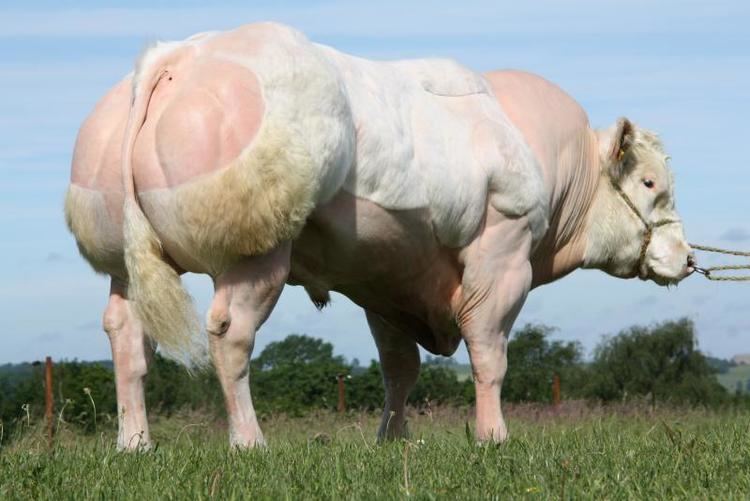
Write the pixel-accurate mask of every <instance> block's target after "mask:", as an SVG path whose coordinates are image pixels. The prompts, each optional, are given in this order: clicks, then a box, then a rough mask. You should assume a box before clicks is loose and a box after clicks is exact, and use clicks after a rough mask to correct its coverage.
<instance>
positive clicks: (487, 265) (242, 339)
mask: <svg viewBox="0 0 750 501" xmlns="http://www.w3.org/2000/svg"><path fill="white" fill-rule="evenodd" d="M250 49H252V48H250ZM168 75H169V76H171V78H172V79H171V80H169V79H168V78H166V79H165V78H162V80H160V81H159V83H158V85H157V86H156V91H155V93H154V95H153V96H152V99H151V104H150V105H149V110H148V118H147V120H146V122H145V123H144V126H143V128H142V129H141V131H140V133H139V134H138V137H137V140H136V143H135V151H134V157H133V160H134V162H133V164H134V177H135V184H136V188H137V189H138V190H139V191H144V190H150V189H164V188H169V187H173V186H177V185H179V184H182V183H185V182H190V181H192V180H193V179H196V178H199V177H200V176H202V175H204V174H206V173H209V172H211V171H214V170H216V169H219V168H221V167H223V166H226V165H227V164H228V163H229V162H230V161H231V160H232V159H234V158H235V157H236V156H237V155H238V154H239V152H240V151H241V150H242V149H243V148H244V147H245V146H246V145H247V144H249V143H250V142H251V141H252V140H253V138H254V137H255V134H256V133H257V131H258V127H259V124H260V120H261V119H262V109H263V101H262V97H261V96H262V94H261V92H260V87H259V83H258V81H257V79H256V78H255V77H254V75H252V73H250V72H249V71H248V70H246V69H243V68H240V67H238V66H234V65H232V64H229V63H225V62H217V61H205V60H202V59H201V58H200V57H196V56H195V54H192V53H188V54H187V55H186V56H185V57H184V58H183V59H179V60H175V62H174V64H172V65H171V66H170V67H169V73H168ZM486 78H487V79H488V81H489V82H490V83H491V85H492V86H493V90H494V91H495V94H496V96H497V99H498V100H499V101H500V103H501V105H502V106H503V109H504V110H505V112H506V113H507V115H508V116H509V118H510V119H511V120H512V121H513V122H514V123H515V125H516V126H517V127H518V129H519V130H520V131H521V133H522V134H523V136H524V137H525V139H526V141H527V142H528V144H529V146H530V147H531V149H532V151H533V153H534V155H535V156H536V158H537V161H538V162H539V164H540V165H541V168H542V172H543V179H544V183H545V187H546V188H547V191H548V193H549V194H550V211H551V213H550V229H549V230H548V232H547V234H546V235H545V236H544V237H543V239H542V241H541V242H540V243H539V244H538V245H537V246H536V247H534V248H532V237H531V231H530V228H529V223H528V221H527V220H526V218H525V217H521V218H508V217H506V216H504V215H502V214H500V213H498V212H497V211H495V210H494V209H492V208H491V207H488V209H487V212H486V215H485V221H484V222H483V224H482V227H481V228H480V230H479V231H478V233H477V234H476V236H475V237H474V238H473V239H472V240H471V242H470V243H469V244H468V245H466V246H465V247H464V248H461V249H448V248H445V247H443V246H442V245H441V244H440V243H439V242H438V241H437V239H436V238H435V236H434V231H433V227H432V223H431V220H430V215H429V213H428V211H427V210H420V209H415V210H404V211H388V210H385V209H383V208H382V207H380V206H378V205H377V204H375V203H372V202H370V201H368V200H364V199H361V198H357V197H354V196H352V195H351V194H349V193H347V192H345V191H343V190H342V191H340V192H339V193H338V194H337V195H336V196H335V197H334V198H333V199H332V200H331V201H329V202H328V203H326V204H323V205H321V206H319V207H317V208H316V210H315V211H314V212H313V214H312V215H311V216H310V218H309V220H308V223H307V225H306V226H305V228H304V229H303V230H302V232H301V234H300V235H299V236H298V238H297V239H296V240H295V241H294V242H293V245H292V244H285V245H283V246H281V247H279V248H278V249H277V250H275V251H274V252H272V253H270V254H268V255H266V256H257V257H252V258H247V259H246V260H243V261H241V262H239V263H237V264H236V265H235V266H234V267H232V268H231V269H230V270H228V271H226V272H225V273H223V274H221V275H220V276H217V277H214V283H215V296H214V299H213V302H212V305H211V307H210V309H209V312H208V316H207V329H208V332H209V334H210V343H211V354H212V357H213V361H214V365H215V366H216V369H217V372H218V375H219V380H220V381H221V384H222V388H223V391H224V395H225V398H226V406H227V412H228V415H229V421H230V441H231V443H232V444H233V445H236V446H240V447H251V446H254V445H257V444H262V443H263V436H262V433H261V431H260V428H259V426H258V423H257V419H256V416H255V412H254V409H253V405H252V399H251V395H250V390H249V380H248V359H249V356H250V354H251V352H252V347H253V344H254V340H255V334H256V332H257V329H258V328H259V327H260V326H261V325H262V323H263V322H264V321H265V319H266V318H267V317H268V315H269V314H270V312H271V310H272V309H273V307H274V305H275V303H276V301H277V299H278V296H279V294H280V292H281V289H282V288H283V284H284V283H285V282H288V283H290V284H299V285H304V286H305V288H306V290H307V291H308V292H309V293H310V295H311V297H312V298H313V299H314V300H316V301H318V302H321V301H325V299H326V298H327V296H328V291H330V290H336V291H339V292H341V293H343V294H345V295H347V296H348V297H349V298H351V299H352V300H353V301H354V302H356V303H357V304H359V305H360V306H362V307H363V308H364V309H365V310H366V312H367V319H368V323H369V325H370V328H371V331H372V334H373V336H374V338H375V341H376V344H377V347H378V351H379V354H380V357H381V362H382V367H383V375H384V383H385V388H386V405H385V410H384V415H383V420H382V422H381V426H380V429H379V436H380V437H381V438H391V437H397V436H402V435H403V434H404V433H405V431H406V430H405V401H406V398H407V396H408V394H409V391H410V390H411V388H412V387H413V385H414V383H415V381H416V378H417V375H418V372H419V357H418V352H417V350H416V345H417V343H418V344H420V345H422V346H423V347H425V348H426V349H428V350H429V351H431V352H433V353H438V354H443V355H450V354H452V353H453V352H454V351H455V350H456V348H457V347H458V344H459V343H460V341H461V340H462V339H463V340H464V341H465V342H466V345H467V347H468V350H469V355H470V357H471V363H472V370H473V375H474V381H475V387H476V396H477V416H476V433H477V437H478V439H480V440H492V441H502V440H504V439H505V438H506V437H507V428H506V426H505V422H504V420H503V416H502V412H501V407H500V389H501V386H502V382H503V378H504V375H505V371H506V368H507V359H506V344H507V335H508V333H509V332H510V329H511V328H512V325H513V322H514V320H515V318H516V316H517V315H518V313H519V311H520V309H521V307H522V305H523V303H524V301H525V298H526V296H527V294H528V292H529V291H530V290H531V289H532V288H533V287H536V286H539V285H542V284H544V283H548V282H551V281H553V280H556V279H557V278H560V277H561V276H564V275H565V274H567V273H569V272H571V271H572V270H574V269H576V268H578V267H580V266H581V265H582V263H583V260H584V252H585V248H586V223H587V215H588V209H589V207H590V206H591V203H592V200H593V199H594V196H595V193H596V189H597V183H598V181H599V168H600V167H599V158H598V156H597V151H598V145H597V140H596V136H595V135H594V133H593V131H591V129H590V128H589V127H588V122H587V119H586V116H585V114H584V113H583V111H582V110H581V109H580V107H578V105H577V104H576V103H575V102H574V101H572V99H570V98H569V97H568V96H567V95H565V94H564V93H562V91H560V90H559V89H557V88H556V87H554V86H553V85H552V84H549V83H548V82H546V81H544V80H542V79H539V78H538V77H533V76H531V75H527V74H524V73H520V72H495V73H491V74H488V75H486ZM119 106H120V107H121V110H120V111H117V110H110V109H108V108H102V109H99V108H97V111H95V114H100V115H101V116H100V117H99V118H98V119H97V120H99V119H101V120H102V124H103V126H102V128H106V125H107V124H108V123H109V124H111V125H112V130H113V131H115V132H113V133H112V134H115V135H117V134H119V135H120V136H121V135H122V132H121V131H122V129H121V124H122V120H121V119H120V117H126V116H127V104H126V103H125V102H124V101H123V102H121V103H120V105H119ZM115 108H117V107H115ZM238 110H242V111H241V112H240V111H238ZM253 110H254V111H253ZM107 115H108V116H109V118H108V117H107ZM82 138H83V139H81V138H79V144H81V143H86V137H84V132H83V130H82ZM491 139H492V138H487V137H484V136H480V137H478V139H477V140H478V141H488V140H491ZM93 143H94V144H100V141H93ZM82 148H83V147H82ZM84 153H85V151H84V150H83V149H82V153H81V155H82V156H81V157H80V158H85V155H84ZM99 155H100V157H99V158H104V157H106V158H105V160H106V161H104V160H100V161H99V165H107V166H110V165H111V166H113V167H112V168H114V169H116V170H117V173H115V174H112V175H111V176H109V174H110V173H107V175H106V176H103V175H94V178H95V179H99V178H101V179H109V178H110V177H112V179H119V178H118V175H119V165H120V164H119V152H117V151H112V150H109V149H106V148H104V149H100V151H99ZM92 156H94V157H95V156H96V155H92ZM77 158H78V148H77ZM94 163H96V162H94ZM76 166H77V164H76V162H74V174H73V182H74V183H78V184H81V183H88V182H89V180H90V179H91V176H92V175H91V174H90V173H88V174H85V175H84V174H81V172H83V171H79V172H78V173H76ZM105 185H106V183H103V182H101V183H99V184H96V183H94V182H90V183H89V184H88V185H87V186H90V187H91V188H92V189H105ZM118 187H119V185H118ZM120 189H121V187H120ZM625 210H627V209H626V208H624V207H623V211H625ZM120 218H121V216H120ZM113 219H116V218H113ZM165 248H167V249H168V250H169V243H168V242H165ZM175 257H176V256H175ZM183 265H184V267H185V269H188V270H190V268H191V267H190V265H189V263H183ZM192 271H201V270H198V269H195V270H192ZM121 297H122V294H120V295H119V296H116V297H115V299H114V303H113V304H115V305H117V304H119V303H122V301H121V299H118V298H121ZM118 302H119V303H118ZM121 309H122V307H121ZM128 332H129V333H130V334H129V336H130V337H131V338H132V339H131V342H129V343H125V344H124V345H123V346H126V347H125V348H120V344H118V348H117V349H115V344H114V343H113V357H114V358H115V359H116V360H118V357H120V354H122V358H123V360H124V359H125V358H132V359H133V360H134V363H133V365H130V364H128V363H125V362H124V361H123V362H122V363H120V364H118V363H117V362H116V368H117V370H118V371H122V372H124V375H123V377H122V380H123V383H122V385H120V384H119V381H120V380H121V378H120V377H119V374H118V405H119V404H120V401H121V400H122V402H123V405H125V404H127V405H128V406H131V407H133V406H134V404H133V401H132V398H131V397H132V395H136V396H137V394H138V392H139V391H140V392H141V393H140V394H142V388H141V389H140V390H139V389H138V385H137V384H136V383H134V382H133V381H134V379H136V380H138V381H140V379H139V378H142V376H143V374H145V359H146V358H147V357H146V353H145V351H144V350H138V349H135V348H133V346H143V343H142V333H140V334H139V333H138V332H137V329H131V330H129V331H128ZM133 376H136V377H135V378H134V377H133ZM121 387H122V390H121ZM128 399H130V400H128ZM135 407H137V408H138V409H139V410H138V412H140V407H138V406H137V405H136V406H135ZM139 416H140V417H141V418H140V420H137V421H136V423H135V424H133V425H132V426H131V425H129V424H123V423H121V433H124V436H128V435H131V436H132V432H133V430H135V429H140V428H143V429H146V430H147V427H146V424H145V410H143V411H142V414H139ZM128 427H129V428H128ZM123 428H127V429H126V430H125V431H123ZM125 446H126V447H127V446H129V444H127V443H126V444H125Z"/></svg>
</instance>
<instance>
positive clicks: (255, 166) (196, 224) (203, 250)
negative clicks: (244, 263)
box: [133, 24, 354, 274]
mask: <svg viewBox="0 0 750 501" xmlns="http://www.w3.org/2000/svg"><path fill="white" fill-rule="evenodd" d="M184 44H185V45H178V46H170V47H167V48H164V49H160V47H158V46H157V47H156V48H155V49H153V50H154V51H159V50H171V51H175V50H182V51H184V56H181V57H180V58H178V59H177V62H176V63H173V64H171V65H168V70H167V71H168V75H169V77H170V78H171V79H169V78H162V79H161V80H160V81H159V84H158V85H157V87H156V88H155V89H154V93H153V96H152V102H151V103H150V104H149V110H148V114H147V117H146V121H145V123H144V125H143V128H142V129H141V131H140V133H139V135H138V139H137V141H136V144H135V150H134V157H133V160H134V162H133V166H134V170H133V173H134V179H135V183H136V188H137V191H138V196H139V199H140V203H141V205H142V207H143V209H144V211H145V213H146V214H147V216H148V218H149V220H150V221H151V223H152V224H153V226H154V228H155V230H156V231H157V233H158V234H159V237H160V239H161V240H162V243H163V245H164V248H165V250H166V251H167V252H168V253H169V254H170V256H171V257H172V258H173V259H175V261H176V262H177V263H178V264H179V265H180V266H181V267H182V268H184V269H186V270H190V271H198V272H209V273H212V274H216V273H219V272H221V271H222V270H223V269H226V267H227V266H229V265H230V264H231V263H232V262H233V261H235V260H236V259H237V258H239V257H240V256H247V255H258V254H262V253H265V252H267V251H269V250H271V249H272V248H274V247H275V246H277V245H278V244H279V243H280V242H282V241H284V240H289V239H292V238H294V237H295V236H296V235H297V233H298V232H299V230H300V229H301V227H302V225H303V224H304V222H305V220H306V219H307V216H308V215H309V214H310V212H311V211H312V210H313V208H314V207H315V205H316V204H317V203H319V202H320V201H323V200H326V199H329V198H330V197H331V196H332V195H333V193H335V192H336V191H337V190H338V187H339V186H340V185H341V183H342V181H343V176H344V175H345V173H346V168H347V167H348V165H350V164H351V154H352V151H353V142H354V133H353V125H352V120H351V116H350V113H349V108H348V101H347V99H346V98H345V96H344V95H343V92H342V89H341V86H340V85H339V82H338V80H337V78H336V74H335V71H334V70H333V68H332V67H331V65H330V64H329V63H328V62H327V61H326V60H325V59H323V58H322V57H321V55H320V54H319V52H318V51H317V49H315V47H314V46H313V45H312V44H310V42H308V41H307V40H306V39H305V38H304V37H302V36H301V35H299V34H298V33H296V32H294V31H292V30H289V29H287V28H283V27H279V26H277V25H268V24H261V25H249V26H245V27H242V28H239V29H237V30H234V31H231V32H227V33H223V34H217V35H213V36H209V37H206V38H203V39H201V40H200V41H198V42H189V41H188V42H184ZM148 57H149V55H148V53H147V54H146V58H147V59H148ZM158 58H159V54H157V56H156V57H154V58H153V59H154V62H153V63H151V64H158ZM146 64H149V63H146ZM144 71H145V70H144Z"/></svg>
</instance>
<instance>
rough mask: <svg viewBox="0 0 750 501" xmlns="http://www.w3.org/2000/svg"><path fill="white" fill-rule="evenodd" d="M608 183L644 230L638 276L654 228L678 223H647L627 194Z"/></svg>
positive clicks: (611, 181)
mask: <svg viewBox="0 0 750 501" xmlns="http://www.w3.org/2000/svg"><path fill="white" fill-rule="evenodd" d="M609 182H610V183H611V184H612V188H613V189H614V190H615V192H616V193H617V194H618V195H620V198H621V199H622V201H623V202H625V205H627V206H628V207H629V208H630V211H631V212H632V213H633V214H635V216H636V217H637V218H638V219H639V220H640V222H641V223H643V226H644V228H645V232H644V234H643V243H642V244H641V252H640V255H639V256H638V264H637V265H636V266H637V271H638V272H639V273H638V274H639V275H640V271H641V269H643V265H644V264H645V263H646V253H647V252H648V246H649V245H651V238H652V237H653V235H654V230H655V229H656V228H659V227H660V226H665V225H667V224H678V223H679V222H680V221H679V220H677V219H661V220H659V221H656V222H655V223H651V222H649V221H648V220H647V219H646V218H645V217H643V214H641V211H639V210H638V207H636V206H635V204H634V203H633V201H632V200H631V199H630V197H629V196H628V194H627V193H625V192H624V191H623V189H622V188H621V187H620V185H618V184H617V183H615V182H614V180H612V178H610V179H609Z"/></svg>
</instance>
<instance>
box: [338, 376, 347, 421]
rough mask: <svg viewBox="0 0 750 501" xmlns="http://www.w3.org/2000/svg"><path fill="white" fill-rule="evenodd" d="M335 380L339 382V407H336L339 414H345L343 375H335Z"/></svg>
mask: <svg viewBox="0 0 750 501" xmlns="http://www.w3.org/2000/svg"><path fill="white" fill-rule="evenodd" d="M336 379H338V381H339V405H338V407H337V409H338V411H339V414H343V413H345V412H346V391H345V388H344V374H337V375H336Z"/></svg>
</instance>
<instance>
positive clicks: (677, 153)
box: [0, 0, 750, 363]
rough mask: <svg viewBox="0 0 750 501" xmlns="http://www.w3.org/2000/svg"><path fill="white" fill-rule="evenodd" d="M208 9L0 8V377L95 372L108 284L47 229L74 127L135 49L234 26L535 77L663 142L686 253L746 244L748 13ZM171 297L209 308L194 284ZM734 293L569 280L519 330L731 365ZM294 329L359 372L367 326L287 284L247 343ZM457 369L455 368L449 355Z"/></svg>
mask: <svg viewBox="0 0 750 501" xmlns="http://www.w3.org/2000/svg"><path fill="white" fill-rule="evenodd" d="M204 5H206V4H205V3H204V2H198V1H192V2H180V3H177V2H167V1H149V2H145V1H131V2H110V3H106V2H100V1H55V2H53V1H40V2H30V1H15V0H10V1H8V0H6V1H4V2H3V4H2V7H0V232H1V233H0V234H1V235H2V237H0V238H1V240H0V277H1V278H0V318H2V319H3V327H2V329H1V330H0V341H2V342H0V363H5V362H18V361H22V360H34V359H40V358H42V357H44V356H45V355H52V356H53V357H55V358H62V357H66V358H79V359H102V358H108V357H109V345H108V342H107V339H106V336H105V335H104V334H103V333H102V332H101V328H100V324H101V314H102V310H103V308H104V305H105V303H106V300H107V291H108V281H107V280H106V279H105V278H104V277H101V276H96V275H95V274H94V273H93V272H92V271H91V270H90V269H89V268H88V266H87V265H86V264H85V262H84V261H83V260H82V259H81V258H80V257H79V256H78V253H77V250H76V248H75V244H74V241H73V239H72V237H71V236H70V235H69V234H68V232H67V230H66V228H65V224H64V221H63V216H62V200H63V195H64V192H65V188H66V186H67V182H68V175H69V168H70V156H71V152H72V147H73V142H74V140H75V135H76V132H77V130H78V127H79V126H80V123H81V121H82V120H83V118H84V117H85V116H86V115H87V114H88V113H89V112H90V110H91V109H92V107H93V105H94V103H95V102H96V100H97V99H98V98H99V97H100V96H101V95H102V94H103V93H104V92H105V91H106V90H107V88H109V87H110V86H111V85H113V84H114V83H115V82H116V81H118V80H119V79H120V78H121V77H122V76H123V75H124V74H126V73H127V72H128V71H130V69H131V68H132V66H133V63H134V59H135V57H136V56H137V55H138V53H139V52H140V50H141V49H142V47H143V46H144V45H146V44H147V43H148V42H150V41H153V40H155V39H175V38H183V37H185V36H187V35H190V34H191V33H193V32H197V31H206V30H211V29H224V28H231V27H234V26H236V25H238V24H241V23H244V22H252V21H258V20H275V21H280V22H286V23H289V24H291V25H293V26H295V27H297V28H299V29H301V30H302V31H304V32H305V33H307V35H308V36H309V37H310V38H312V39H313V40H315V41H318V42H322V43H327V44H330V45H334V46H335V47H337V48H339V49H341V50H344V51H347V52H351V53H354V54H357V55H361V56H364V57H370V58H376V59H390V58H408V57H420V56H445V57H452V58H455V59H457V60H458V61H460V62H461V63H463V64H465V65H467V66H469V67H472V68H474V69H476V70H479V71H483V70H489V69H493V68H508V67H513V68H522V69H526V70H530V71H534V72H537V73H539V74H541V75H543V76H545V77H547V78H549V79H551V80H553V81H554V82H556V83H557V84H559V85H560V86H561V87H563V88H564V89H565V90H567V91H568V92H569V93H571V94H572V95H573V96H574V97H575V98H576V99H578V100H579V102H581V104H582V105H583V106H584V107H585V108H586V110H587V111H588V113H589V117H590V119H591V123H592V124H593V125H594V126H596V127H604V126H608V125H610V124H611V123H612V122H614V120H615V119H616V118H617V117H619V116H628V117H629V118H631V119H632V120H634V121H635V122H637V123H638V124H640V125H642V126H644V127H647V128H650V129H653V130H656V131H657V132H659V133H660V134H661V135H662V137H663V139H664V142H665V143H666V147H667V150H668V152H669V154H670V155H671V156H672V165H673V169H674V171H675V176H676V183H677V202H678V208H679V210H680V212H681V214H682V216H683V218H684V220H685V227H686V231H687V233H688V237H689V240H691V241H693V242H702V243H709V244H715V245H719V246H729V247H736V248H750V161H748V159H747V157H748V154H747V150H746V148H750V140H749V139H748V135H749V134H750V125H748V115H750V29H748V26H749V25H750V3H748V2H743V1H736V2H729V1H716V2H704V1H701V2H697V1H681V2H672V1H662V2H653V1H645V0H631V1H627V2H624V1H623V2H619V1H618V2H601V1H593V0H590V1H587V0H580V1H565V2H560V1H557V0H555V1H552V0H548V1H542V2H531V1H529V2H515V1H514V2H499V1H489V0H477V1H474V0H469V1H462V2H455V1H453V2H445V3H441V2H427V1H416V2H404V1H403V0H401V1H397V0H383V1H378V2H371V1H368V2H354V1H333V2H329V1H304V2H286V3H283V5H282V2H277V1H270V0H262V1H253V2H247V1H236V2H222V3H220V2H214V3H213V5H212V6H211V7H210V8H208V7H205V6H204ZM248 5H252V6H251V7H248ZM701 258H702V261H703V262H704V264H710V263H711V262H712V261H711V259H710V258H707V257H704V256H701ZM187 283H188V286H189V288H190V290H191V292H192V293H193V294H194V295H195V297H196V301H197V303H198V306H199V308H200V310H201V311H205V309H206V308H207V305H208V301H209V298H210V294H211V286H210V280H208V278H207V277H200V276H190V277H188V278H187ZM748 287H750V286H748V285H747V284H717V283H712V282H707V281H705V280H703V279H701V278H700V277H692V278H690V279H688V280H686V281H685V282H683V283H682V284H681V285H680V286H679V287H678V288H676V289H675V288H673V289H670V290H667V289H663V288H659V287H657V286H655V285H653V284H650V283H641V282H639V281H634V280H627V281H623V280H617V279H614V278H610V277H608V276H606V275H604V274H603V273H600V272H593V271H578V272H576V273H574V274H573V275H572V276H570V277H567V278H565V279H563V280H561V281H559V282H556V283H554V284H552V285H549V286H546V287H543V288H541V289H538V290H536V291H534V292H532V294H531V296H530V298H529V300H528V302H527V305H526V307H525V309H524V311H523V312H522V314H521V317H520V318H519V321H518V322H517V324H516V325H517V326H520V325H522V324H523V323H525V322H539V323H545V324H548V325H552V326H556V327H558V328H559V330H558V332H557V334H556V335H557V337H559V338H561V339H566V340H577V341H580V342H581V343H582V344H583V346H584V347H585V348H587V349H591V348H593V347H594V346H595V344H596V343H597V342H598V341H599V339H600V338H601V336H602V335H604V334H613V333H616V332H618V331H619V330H620V329H622V328H625V327H628V326H630V325H632V324H634V323H639V324H650V323H652V322H657V321H661V320H665V319H670V318H676V317H680V316H689V317H690V318H692V319H694V320H695V322H696V325H697V327H698V333H699V346H700V347H701V348H702V349H703V350H705V351H707V352H709V353H712V354H714V355H717V356H731V355H733V354H735V353H740V352H750V316H748V315H747V311H748V310H749V309H750V288H748ZM290 332H303V333H307V334H310V335H315V336H319V337H322V338H324V339H327V340H329V341H331V342H333V343H334V345H335V347H336V350H337V351H338V352H340V353H342V354H344V355H346V356H347V357H358V358H360V359H361V360H368V359H370V358H372V357H374V356H375V349H374V345H373V342H372V340H371V338H370V336H369V334H368V332H367V327H366V324H365V321H364V316H363V314H362V313H361V311H360V310H359V309H358V308H357V307H356V306H354V305H353V304H352V303H350V302H349V301H348V300H346V299H345V298H343V297H341V296H337V295H336V296H334V303H333V306H332V307H331V308H330V309H327V310H326V311H324V312H323V313H318V312H317V311H316V310H315V309H314V308H313V306H312V305H311V304H310V303H309V301H308V300H307V298H306V296H305V294H304V291H302V290H301V289H299V288H293V287H287V289H286V290H285V292H284V294H283V296H282V299H281V301H280V303H279V305H278V307H277V308H276V311H275V312H274V314H273V315H272V317H271V319H270V320H269V321H268V323H267V324H266V325H265V326H264V328H263V329H262V330H261V332H260V334H259V337H258V342H257V344H256V347H257V349H262V347H263V346H264V345H265V344H267V343H268V342H270V341H273V340H278V339H281V338H283V337H284V336H285V335H286V334H288V333H290ZM458 358H459V359H465V358H466V355H465V352H464V351H463V349H462V351H461V352H460V353H459V355H458ZM511 363H512V362H511Z"/></svg>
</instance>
